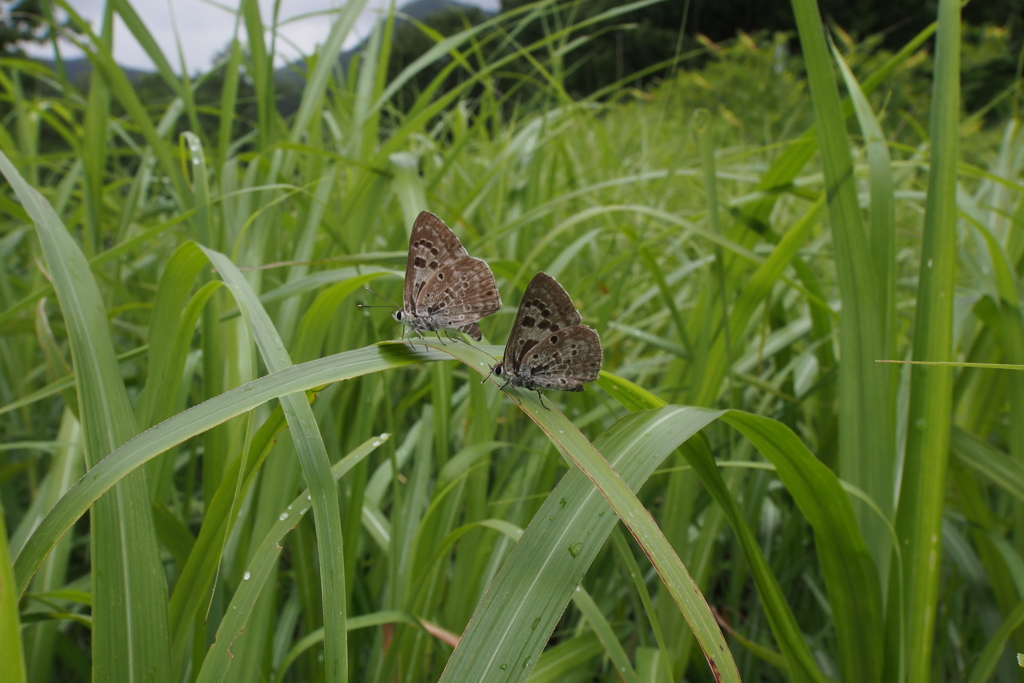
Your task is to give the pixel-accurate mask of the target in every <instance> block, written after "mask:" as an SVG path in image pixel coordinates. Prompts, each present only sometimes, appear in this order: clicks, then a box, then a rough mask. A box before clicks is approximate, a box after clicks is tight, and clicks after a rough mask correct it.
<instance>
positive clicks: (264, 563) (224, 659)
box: [197, 408, 387, 682]
mask: <svg viewBox="0 0 1024 683" xmlns="http://www.w3.org/2000/svg"><path fill="white" fill-rule="evenodd" d="M285 412H287V408H286V409H285ZM386 440H387V438H386V437H385V438H381V437H376V438H374V439H371V440H370V441H367V442H366V443H364V444H363V445H362V446H361V447H360V448H358V449H356V450H355V451H353V452H352V453H349V454H348V455H347V456H345V457H344V458H342V459H341V460H340V461H339V462H338V463H337V464H336V465H334V466H333V467H332V468H331V475H330V476H331V482H332V483H333V482H335V481H337V480H338V479H340V478H341V477H343V476H345V474H346V473H347V472H348V471H349V470H351V469H352V468H353V467H355V466H356V465H357V464H358V463H359V462H360V461H361V460H363V459H364V458H366V457H367V456H369V455H370V453H372V452H373V451H374V449H376V448H377V447H378V446H380V445H381V444H382V443H383V442H384V441H386ZM312 500H315V493H314V491H313V489H312V488H309V489H306V490H304V491H303V492H302V493H300V494H299V495H298V496H297V497H296V498H295V499H294V500H293V501H292V504H291V505H289V506H288V507H287V508H286V509H285V510H283V511H282V512H281V514H280V515H279V517H278V521H277V523H275V524H274V526H273V527H272V528H271V530H270V531H269V532H268V533H267V535H266V536H265V537H264V538H263V539H262V540H261V541H260V544H259V546H258V547H257V548H256V550H255V552H254V553H253V555H252V557H251V558H250V560H249V563H248V564H247V565H246V569H245V573H244V574H243V575H242V583H241V585H239V586H238V588H237V589H236V590H235V594H234V595H233V596H232V598H231V604H230V605H229V606H228V609H227V610H226V611H225V613H224V619H223V621H221V623H220V626H219V627H218V629H217V637H216V639H215V642H214V644H213V645H212V646H211V647H210V650H209V652H208V654H207V655H206V659H205V660H204V662H203V666H202V668H201V669H200V671H199V676H198V678H197V680H198V681H200V682H213V681H223V680H225V679H226V677H227V676H228V674H229V667H230V666H231V661H232V659H233V658H234V657H233V655H232V654H231V643H232V642H233V641H234V637H235V636H236V635H237V634H240V633H241V632H242V631H243V630H244V629H245V626H246V623H247V620H248V618H249V615H250V614H252V611H253V606H254V605H255V603H256V601H257V600H258V599H259V597H260V593H261V592H262V590H263V587H264V586H265V584H266V583H267V582H268V581H270V580H271V578H272V576H273V571H274V569H276V568H277V566H278V558H279V557H280V555H281V550H282V546H281V541H282V539H283V538H284V537H285V535H286V534H288V532H289V531H291V530H292V529H294V528H295V527H296V525H298V523H299V522H300V521H301V519H302V517H304V516H305V514H306V512H308V511H309V509H310V507H311V501H312ZM315 514H316V512H315V510H314V515H315ZM321 552H322V551H321ZM325 622H327V623H326V624H325V627H324V634H325V640H326V638H327V637H329V634H330V630H329V627H330V622H331V620H330V617H329V616H328V615H325ZM346 641H347V639H342V642H346ZM323 645H324V650H325V651H326V652H330V651H331V646H330V643H327V642H324V644H323ZM331 669H332V667H328V673H329V674H331V675H332V678H330V679H329V680H344V679H345V678H347V673H346V672H344V671H342V672H340V673H341V676H342V677H338V673H339V672H337V671H332V670H331Z"/></svg>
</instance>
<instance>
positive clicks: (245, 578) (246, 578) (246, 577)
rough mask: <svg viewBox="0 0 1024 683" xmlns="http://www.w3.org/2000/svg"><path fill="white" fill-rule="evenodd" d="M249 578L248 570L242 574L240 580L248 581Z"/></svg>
mask: <svg viewBox="0 0 1024 683" xmlns="http://www.w3.org/2000/svg"><path fill="white" fill-rule="evenodd" d="M250 578H252V574H250V573H249V572H246V573H244V574H242V581H248V580H249V579H250Z"/></svg>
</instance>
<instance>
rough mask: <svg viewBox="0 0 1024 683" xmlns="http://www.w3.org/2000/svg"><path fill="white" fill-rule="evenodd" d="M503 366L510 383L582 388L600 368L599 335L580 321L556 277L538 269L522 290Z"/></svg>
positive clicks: (576, 389) (532, 386)
mask: <svg viewBox="0 0 1024 683" xmlns="http://www.w3.org/2000/svg"><path fill="white" fill-rule="evenodd" d="M502 364H503V367H502V370H503V371H504V372H505V373H507V375H508V380H509V382H510V383H511V384H512V385H513V386H518V387H524V388H527V389H538V388H540V389H558V390H560V391H582V390H583V384H584V383H585V382H592V381H594V380H595V379H597V374H598V373H599V372H600V371H601V339H600V337H598V336H597V332H595V331H594V330H592V329H590V328H589V327H586V326H585V325H580V314H579V312H578V311H577V310H576V307H575V306H574V305H573V303H572V299H570V298H569V295H568V294H567V293H566V291H565V290H564V289H563V288H562V286H561V285H560V284H558V282H557V281H556V280H555V278H553V277H551V276H550V275H548V274H547V273H537V274H536V275H534V276H533V279H532V280H531V281H530V284H529V285H527V287H526V291H525V292H524V293H523V300H522V302H521V303H520V304H519V312H518V313H517V314H516V320H515V323H513V325H512V332H511V333H510V334H509V339H508V343H507V344H506V345H505V358H504V359H503V363H502Z"/></svg>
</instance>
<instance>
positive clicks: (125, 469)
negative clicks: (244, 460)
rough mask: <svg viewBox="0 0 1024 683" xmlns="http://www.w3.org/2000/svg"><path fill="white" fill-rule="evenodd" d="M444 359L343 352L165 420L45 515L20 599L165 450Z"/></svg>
mask: <svg viewBox="0 0 1024 683" xmlns="http://www.w3.org/2000/svg"><path fill="white" fill-rule="evenodd" d="M447 359H448V356H447V355H446V354H444V353H441V352H437V351H429V352H425V351H422V350H412V349H411V348H410V347H409V346H408V345H406V344H399V343H395V344H382V345H379V346H372V347H369V348H366V349H359V350H356V351H347V352H345V353H340V354H336V355H334V356H328V357H326V358H320V359H318V360H315V361H310V362H309V363H303V364H301V365H296V366H292V367H290V368H287V369H285V370H281V371H279V372H275V373H273V374H271V375H267V376H266V377H261V378H259V379H257V380H253V381H252V382H249V383H248V384H245V385H243V386H241V387H236V388H234V389H232V390H230V391H227V392H225V393H223V394H220V395H218V396H215V397H214V398H211V399H209V400H207V401H205V402H203V403H201V404H199V405H197V406H193V407H192V408H189V409H188V410H185V411H183V412H181V413H178V414H177V415H175V416H173V417H171V418H168V419H167V420H164V421H163V422H161V423H160V424H158V425H156V426H154V427H152V428H150V429H148V430H146V431H145V432H143V433H141V434H139V435H138V436H137V437H136V438H134V439H132V440H131V441H129V442H128V443H126V444H125V445H124V446H122V447H120V448H118V449H116V450H115V451H114V452H112V453H111V454H110V455H108V456H107V457H106V458H104V459H103V460H102V461H100V462H99V463H98V464H97V465H96V466H95V467H93V468H92V469H90V470H89V472H88V473H87V475H86V476H85V477H84V478H82V479H81V480H79V481H78V483H76V484H75V486H73V487H72V488H71V490H70V491H68V493H67V494H66V495H65V496H64V497H63V498H61V500H60V502H59V503H57V505H55V506H54V507H53V509H52V510H50V512H49V513H47V515H46V517H45V518H44V519H43V520H42V521H41V522H40V524H39V526H38V527H37V528H36V530H35V531H34V532H33V533H32V535H31V536H30V537H29V539H28V541H27V542H26V543H25V547H24V548H23V549H22V551H21V552H20V553H19V554H18V557H17V558H16V559H15V564H14V567H15V574H16V576H17V587H18V593H19V595H20V594H21V593H23V592H24V591H25V588H26V586H27V584H28V581H29V579H30V578H31V577H32V574H33V573H34V572H35V570H36V568H37V567H38V566H39V563H40V562H42V560H43V558H44V557H45V556H46V554H47V553H48V552H49V550H50V548H52V547H53V544H54V543H56V542H57V540H58V539H60V538H61V537H62V536H63V535H64V534H65V533H67V531H68V530H69V529H70V528H71V525H73V524H74V523H75V522H76V521H77V520H78V519H79V518H81V517H82V515H84V514H85V513H86V512H87V511H88V510H89V507H90V506H91V505H92V504H93V503H94V502H95V501H96V500H97V499H98V498H99V497H100V496H102V495H103V494H104V493H105V492H106V491H108V490H109V489H110V488H111V487H112V486H113V485H114V484H116V483H117V482H118V481H120V480H121V479H123V478H124V477H125V476H127V475H128V474H129V473H131V472H132V471H133V470H135V469H136V468H138V467H139V466H141V465H143V464H144V463H146V462H147V461H149V460H151V459H152V458H154V457H156V456H158V455H160V454H161V453H163V452H165V451H166V450H168V449H169V448H173V447H174V446H177V445H179V444H181V443H184V442H185V441H187V440H188V439H191V438H192V437H194V436H198V435H199V434H202V433H204V432H205V431H207V430H209V429H210V428H212V427H215V426H216V425H219V424H223V423H224V422H227V421H228V420H230V419H231V418H234V417H238V416H239V415H243V414H244V413H246V412H248V411H250V410H252V409H253V408H255V407H257V406H259V405H262V404H263V403H266V402H267V401H270V400H273V399H275V398H279V397H281V396H285V395H288V394H293V393H296V392H300V391H310V390H312V389H315V388H316V387H320V386H323V385H325V384H329V383H331V382H339V381H342V380H346V379H352V378H353V377H359V376H361V375H365V374H368V373H372V372H379V371H381V370H387V369H395V368H400V367H404V366H407V365H409V364H412V363H415V362H419V361H423V360H447Z"/></svg>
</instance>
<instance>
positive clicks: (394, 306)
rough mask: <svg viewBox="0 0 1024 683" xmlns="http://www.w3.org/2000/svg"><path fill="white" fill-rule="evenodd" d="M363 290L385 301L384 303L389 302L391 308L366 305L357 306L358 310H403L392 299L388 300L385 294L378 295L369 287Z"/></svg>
mask: <svg viewBox="0 0 1024 683" xmlns="http://www.w3.org/2000/svg"><path fill="white" fill-rule="evenodd" d="M363 289H365V290H366V291H367V292H369V293H370V294H373V295H374V296H375V297H377V298H380V299H384V301H387V302H388V303H389V304H391V305H390V306H367V305H366V304H356V308H401V306H399V305H398V304H396V303H395V302H394V301H392V300H391V299H389V298H387V297H386V296H384V295H383V294H378V293H377V292H375V291H373V290H372V289H370V288H369V287H363Z"/></svg>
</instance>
